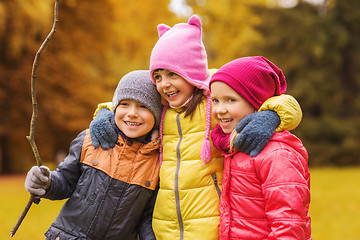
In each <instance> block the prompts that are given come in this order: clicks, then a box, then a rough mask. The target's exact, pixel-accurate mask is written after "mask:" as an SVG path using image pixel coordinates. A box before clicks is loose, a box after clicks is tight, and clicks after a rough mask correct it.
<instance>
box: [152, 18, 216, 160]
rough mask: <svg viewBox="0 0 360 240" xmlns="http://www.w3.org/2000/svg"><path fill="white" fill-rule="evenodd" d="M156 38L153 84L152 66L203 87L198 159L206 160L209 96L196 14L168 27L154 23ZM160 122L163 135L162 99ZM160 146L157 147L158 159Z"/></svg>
mask: <svg viewBox="0 0 360 240" xmlns="http://www.w3.org/2000/svg"><path fill="white" fill-rule="evenodd" d="M157 30H158V34H159V40H158V41H157V43H156V44H155V46H154V48H153V49H152V52H151V57H150V76H151V79H152V81H153V83H154V84H155V79H154V78H153V72H154V71H155V70H156V69H167V70H170V71H173V72H175V73H177V74H179V75H180V76H181V77H183V78H184V79H185V80H186V81H188V82H189V83H190V84H191V85H193V86H195V87H197V88H200V89H203V90H204V94H205V95H207V105H206V129H205V140H204V142H203V145H202V148H201V152H200V155H201V159H203V162H204V164H206V163H208V162H209V161H210V160H211V158H212V156H211V143H210V140H209V135H210V126H211V98H210V94H209V93H210V91H209V81H210V73H209V70H208V64H207V55H206V51H205V47H204V44H203V42H202V28H201V21H200V18H199V16H197V15H193V16H191V17H190V18H189V20H188V22H187V23H178V24H175V25H174V26H173V27H172V28H171V27H169V26H167V25H165V24H159V25H158V26H157ZM164 105H165V107H164V108H163V113H162V117H161V123H160V138H161V142H162V138H163V121H164V116H165V112H166V110H167V109H168V106H166V104H165V103H164ZM161 162H162V148H160V163H161Z"/></svg>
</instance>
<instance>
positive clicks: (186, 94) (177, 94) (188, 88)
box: [153, 69, 195, 108]
mask: <svg viewBox="0 0 360 240" xmlns="http://www.w3.org/2000/svg"><path fill="white" fill-rule="evenodd" d="M153 77H154V79H155V84H156V89H157V90H158V92H159V93H160V95H161V97H162V98H163V99H165V100H166V101H167V102H168V103H169V105H170V106H171V107H172V108H179V107H184V106H183V105H184V103H186V101H187V100H188V99H189V98H190V97H191V95H192V94H193V92H194V88H195V87H194V86H193V85H191V84H190V83H188V82H187V81H186V80H185V79H184V78H182V77H181V76H180V75H178V74H177V73H174V72H172V71H169V70H167V69H157V70H155V71H154V72H153ZM185 106H186V105H185Z"/></svg>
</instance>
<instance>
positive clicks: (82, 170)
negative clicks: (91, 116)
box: [44, 130, 160, 239]
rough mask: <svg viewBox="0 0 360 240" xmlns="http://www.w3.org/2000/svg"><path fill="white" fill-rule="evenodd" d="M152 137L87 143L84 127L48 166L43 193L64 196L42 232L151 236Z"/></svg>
mask: <svg viewBox="0 0 360 240" xmlns="http://www.w3.org/2000/svg"><path fill="white" fill-rule="evenodd" d="M159 145H160V142H159V140H158V139H155V140H153V141H151V142H150V143H147V144H144V143H140V142H138V141H134V140H131V139H124V138H122V137H121V136H120V135H119V140H118V142H117V144H116V145H115V147H114V148H112V149H108V150H103V149H102V148H96V149H95V148H94V147H93V146H92V142H91V138H90V134H89V130H85V131H83V132H82V133H80V134H79V135H78V136H77V137H76V138H75V139H74V140H73V142H72V143H71V146H70V151H69V155H68V156H67V157H66V158H65V160H64V162H62V163H61V164H59V166H58V167H57V169H56V170H55V171H52V172H51V185H50V189H49V190H48V192H47V193H46V195H45V196H44V198H48V199H52V200H57V199H65V198H69V199H68V200H67V201H66V203H65V204H64V206H63V208H62V209H61V211H60V213H59V215H58V216H57V218H56V219H55V221H54V222H53V223H52V225H51V226H50V228H49V229H48V231H47V232H46V233H45V236H46V237H47V238H49V239H55V238H57V237H59V238H60V239H137V237H139V238H140V239H155V237H154V234H153V230H152V227H151V224H152V213H153V207H154V203H155V198H156V193H157V185H158V182H159V169H160V164H159V160H158V156H159V151H158V150H159Z"/></svg>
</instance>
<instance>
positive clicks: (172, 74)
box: [169, 72, 178, 77]
mask: <svg viewBox="0 0 360 240" xmlns="http://www.w3.org/2000/svg"><path fill="white" fill-rule="evenodd" d="M169 75H170V77H175V76H178V74H177V73H174V72H169Z"/></svg>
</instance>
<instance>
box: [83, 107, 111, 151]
mask: <svg viewBox="0 0 360 240" xmlns="http://www.w3.org/2000/svg"><path fill="white" fill-rule="evenodd" d="M90 137H91V141H92V144H93V146H94V147H95V148H97V147H99V146H100V145H101V147H102V148H103V149H104V150H106V149H109V148H113V147H114V146H115V143H116V142H117V140H118V135H117V133H116V130H115V117H114V113H113V112H111V111H110V110H109V109H107V108H102V109H101V110H100V111H99V112H98V113H97V114H96V116H95V118H94V120H92V121H91V123H90Z"/></svg>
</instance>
